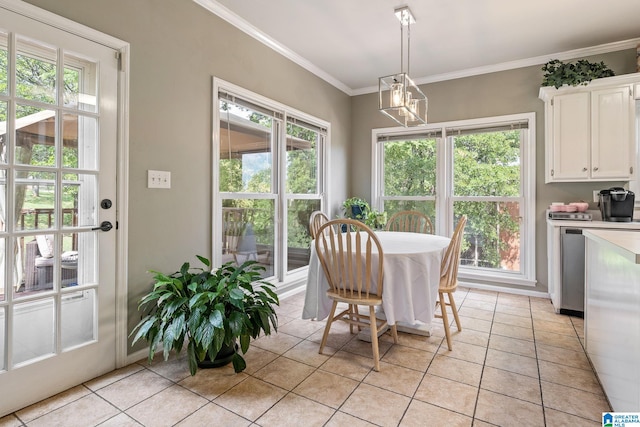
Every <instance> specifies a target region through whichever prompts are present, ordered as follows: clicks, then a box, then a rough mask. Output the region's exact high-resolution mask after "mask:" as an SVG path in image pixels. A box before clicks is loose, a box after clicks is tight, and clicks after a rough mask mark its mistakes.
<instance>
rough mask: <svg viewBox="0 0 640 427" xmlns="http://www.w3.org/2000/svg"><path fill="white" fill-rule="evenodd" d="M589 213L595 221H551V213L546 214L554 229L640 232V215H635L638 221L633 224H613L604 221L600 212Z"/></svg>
mask: <svg viewBox="0 0 640 427" xmlns="http://www.w3.org/2000/svg"><path fill="white" fill-rule="evenodd" d="M587 213H590V214H592V215H593V218H594V220H593V221H579V220H570V219H549V211H547V212H546V213H545V215H546V218H547V224H549V225H551V226H553V227H575V228H615V229H623V230H640V215H634V218H635V219H636V221H631V222H611V221H602V220H601V218H602V217H601V216H600V211H597V210H588V211H587Z"/></svg>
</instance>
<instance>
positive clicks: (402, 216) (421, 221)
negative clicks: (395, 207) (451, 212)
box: [386, 211, 433, 234]
mask: <svg viewBox="0 0 640 427" xmlns="http://www.w3.org/2000/svg"><path fill="white" fill-rule="evenodd" d="M386 230H387V231H409V232H412V233H426V234H433V224H432V222H431V220H430V219H429V217H428V216H427V215H425V214H423V213H422V212H418V211H400V212H396V213H395V214H393V215H392V216H391V218H389V221H388V222H387V227H386Z"/></svg>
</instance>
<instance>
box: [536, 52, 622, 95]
mask: <svg viewBox="0 0 640 427" xmlns="http://www.w3.org/2000/svg"><path fill="white" fill-rule="evenodd" d="M542 71H544V72H545V74H544V76H543V77H542V86H555V87H556V89H557V88H560V87H562V85H565V84H567V85H570V86H578V85H586V84H587V83H589V82H590V81H591V80H593V79H599V78H602V77H612V76H614V75H615V74H614V72H613V71H612V70H611V69H609V67H607V66H606V65H605V64H604V62H602V61H601V62H589V61H587V60H585V59H580V60H578V61H576V62H575V63H574V64H572V63H564V62H562V61H560V60H558V59H552V60H551V61H549V62H547V63H546V64H544V66H543V67H542Z"/></svg>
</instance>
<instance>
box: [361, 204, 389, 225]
mask: <svg viewBox="0 0 640 427" xmlns="http://www.w3.org/2000/svg"><path fill="white" fill-rule="evenodd" d="M364 223H365V224H366V225H367V226H368V227H369V228H371V229H373V230H381V229H383V228H384V227H385V226H386V225H387V213H386V212H384V211H383V212H379V211H377V210H375V209H372V210H371V211H370V212H369V214H368V215H367V218H366V219H365V220H364Z"/></svg>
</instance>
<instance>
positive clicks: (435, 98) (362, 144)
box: [349, 49, 636, 292]
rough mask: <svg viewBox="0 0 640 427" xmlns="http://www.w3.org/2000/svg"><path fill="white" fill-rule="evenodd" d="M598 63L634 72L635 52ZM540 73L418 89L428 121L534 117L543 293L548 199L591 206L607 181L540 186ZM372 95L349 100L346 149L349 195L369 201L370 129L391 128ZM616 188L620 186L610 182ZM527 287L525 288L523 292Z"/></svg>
mask: <svg viewBox="0 0 640 427" xmlns="http://www.w3.org/2000/svg"><path fill="white" fill-rule="evenodd" d="M587 59H589V60H590V61H604V62H605V63H606V64H607V65H608V66H609V67H610V68H611V69H612V70H613V71H614V72H615V73H616V75H619V74H627V73H634V72H635V71H636V51H635V49H631V50H625V51H620V52H614V53H609V54H606V55H600V56H597V57H589V58H587ZM542 75H543V72H542V70H541V66H535V67H527V68H520V69H516V70H510V71H503V72H498V73H491V74H485V75H481V76H474V77H468V78H462V79H455V80H449V81H445V82H439V83H433V84H428V85H424V86H421V89H422V91H423V92H424V93H425V94H426V95H427V97H428V98H429V117H428V121H429V123H438V122H444V121H451V120H463V119H471V118H479V117H489V116H498V115H505V114H515V113H526V112H535V113H536V136H537V138H536V279H537V280H538V285H537V286H536V288H535V290H537V291H545V292H546V290H547V249H546V244H547V239H546V223H545V219H544V211H545V209H547V207H548V206H549V204H550V203H551V202H554V201H561V202H562V201H563V202H571V201H579V200H585V201H589V202H591V203H590V209H597V207H596V204H595V203H593V202H592V200H593V195H592V190H600V189H602V188H608V187H610V186H611V185H612V184H613V183H607V182H600V183H593V184H591V183H560V184H545V183H544V103H543V102H542V101H541V100H540V99H539V98H538V92H539V89H540V83H541V82H542ZM377 103H378V99H377V94H369V95H361V96H357V97H354V98H353V102H352V117H353V124H352V137H351V139H352V143H353V146H352V148H351V149H352V150H353V151H354V152H358V153H361V155H358V156H353V157H352V158H351V162H350V163H351V165H352V167H351V172H350V177H349V180H350V183H351V185H350V195H353V196H360V197H363V198H366V199H367V200H371V180H370V175H371V129H373V128H382V127H391V126H394V124H393V122H392V121H391V120H390V119H388V118H386V117H385V116H383V115H382V114H380V113H379V112H378V111H377V108H378V104H377ZM615 184H620V183H615ZM528 289H530V288H528Z"/></svg>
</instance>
